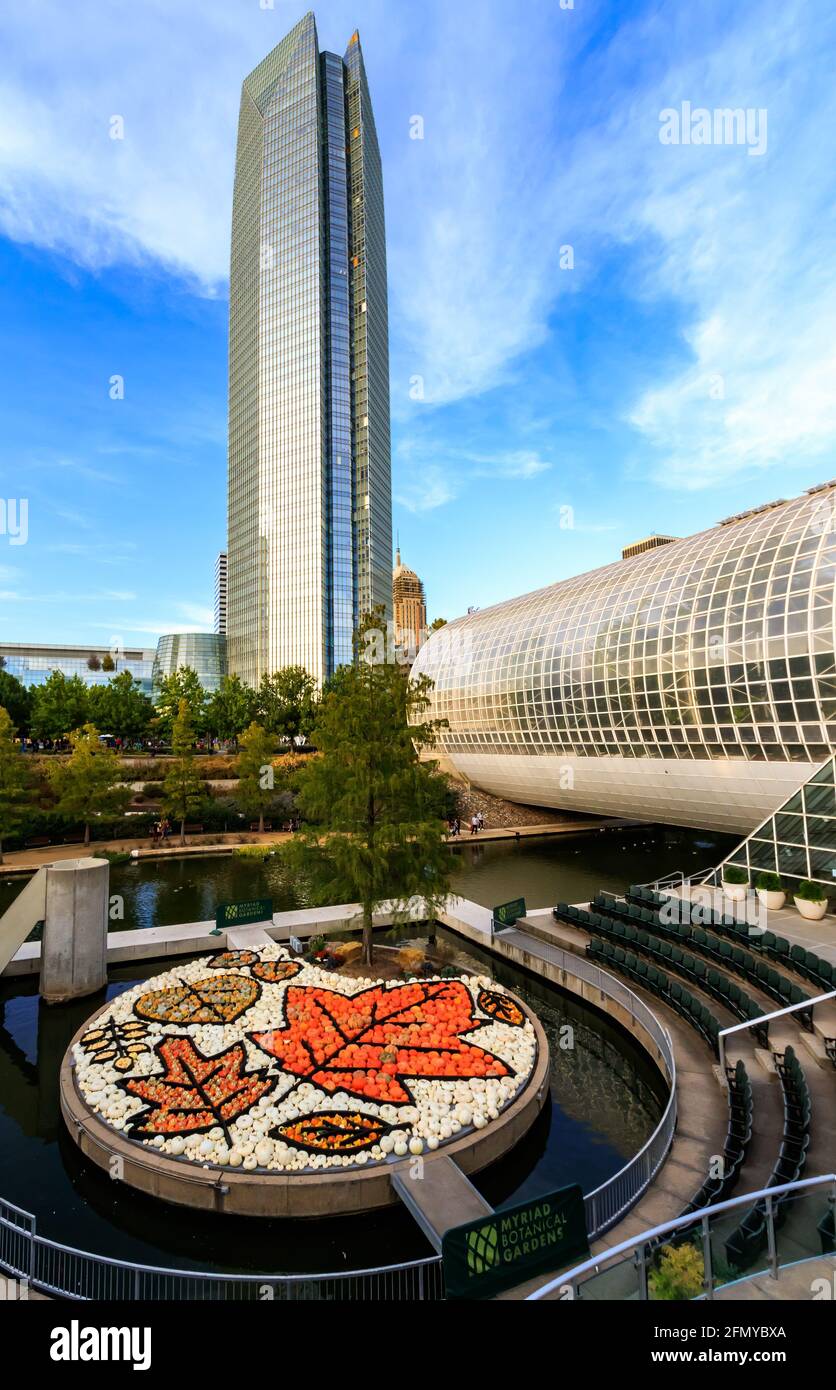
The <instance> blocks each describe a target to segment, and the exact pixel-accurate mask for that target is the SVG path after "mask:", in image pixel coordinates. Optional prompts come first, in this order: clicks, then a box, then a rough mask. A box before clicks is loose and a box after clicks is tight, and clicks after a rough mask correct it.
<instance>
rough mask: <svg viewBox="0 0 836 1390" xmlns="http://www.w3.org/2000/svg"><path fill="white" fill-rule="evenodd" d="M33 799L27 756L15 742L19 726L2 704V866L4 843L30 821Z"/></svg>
mask: <svg viewBox="0 0 836 1390" xmlns="http://www.w3.org/2000/svg"><path fill="white" fill-rule="evenodd" d="M31 799H32V778H31V776H30V774H29V768H28V767H27V766H26V762H25V759H24V755H23V754H22V753H21V751H20V749H19V748H18V746H17V744H16V743H15V726H14V724H13V722H12V719H11V716H10V714H9V712H8V710H7V709H5V708H4V707H3V706H2V705H0V864H2V863H3V840H4V839H5V837H6V836H7V835H11V834H13V833H14V831H15V830H17V829H18V828H19V827H20V826H21V825H22V824H23V822H24V820H25V819H26V812H27V810H28V809H29V806H30V804H31Z"/></svg>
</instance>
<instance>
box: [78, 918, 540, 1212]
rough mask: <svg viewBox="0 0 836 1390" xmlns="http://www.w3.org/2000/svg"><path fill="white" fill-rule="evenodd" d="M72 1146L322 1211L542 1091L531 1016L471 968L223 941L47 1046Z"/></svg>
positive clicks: (525, 1115) (250, 1196)
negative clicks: (307, 958)
mask: <svg viewBox="0 0 836 1390" xmlns="http://www.w3.org/2000/svg"><path fill="white" fill-rule="evenodd" d="M60 1094H61V1108H62V1113H63V1115H64V1119H65V1121H66V1123H67V1126H68V1128H69V1131H70V1133H71V1134H72V1136H73V1137H74V1139H75V1140H76V1142H77V1143H78V1145H79V1147H80V1148H81V1150H82V1151H83V1152H84V1153H85V1154H86V1155H87V1156H88V1157H89V1158H90V1159H92V1160H93V1161H94V1162H95V1163H97V1164H99V1165H100V1166H101V1167H102V1168H104V1169H106V1170H107V1171H108V1172H109V1173H110V1175H111V1176H112V1177H114V1178H115V1179H118V1180H119V1181H123V1182H126V1183H128V1184H129V1185H130V1186H132V1187H135V1188H138V1189H140V1190H141V1191H144V1192H148V1193H152V1194H153V1195H154V1196H157V1197H160V1198H162V1199H164V1200H166V1201H170V1202H175V1203H178V1204H181V1205H185V1206H192V1207H199V1208H203V1209H208V1210H216V1211H222V1212H234V1213H237V1214H242V1215H252V1216H273V1217H283V1216H334V1215H339V1214H345V1213H350V1212H358V1211H364V1210H369V1209H372V1208H375V1207H380V1206H385V1205H388V1204H389V1203H392V1202H395V1201H397V1200H398V1198H397V1197H396V1195H395V1193H394V1191H393V1189H392V1182H391V1179H392V1176H393V1174H394V1173H395V1172H396V1171H398V1170H399V1169H409V1168H410V1167H411V1166H412V1165H415V1164H416V1163H417V1162H419V1161H431V1160H432V1158H433V1157H434V1156H435V1155H436V1154H446V1155H449V1156H450V1157H451V1158H453V1159H454V1160H455V1162H456V1163H457V1164H458V1166H459V1167H460V1168H461V1169H462V1170H463V1171H464V1172H465V1173H473V1172H476V1171H478V1170H479V1169H481V1168H484V1167H486V1166H487V1165H488V1164H490V1163H493V1162H494V1161H495V1160H496V1159H498V1158H500V1157H501V1156H502V1155H503V1154H505V1153H507V1152H508V1151H509V1150H510V1149H511V1148H513V1147H514V1145H515V1144H516V1143H517V1142H518V1141H519V1140H520V1139H521V1138H522V1136H523V1135H524V1134H525V1132H526V1131H527V1130H528V1129H529V1127H530V1126H531V1124H532V1123H533V1122H534V1120H535V1119H536V1117H537V1115H538V1114H539V1112H540V1110H541V1108H542V1106H543V1105H544V1103H545V1101H546V1098H547V1096H548V1094H549V1059H548V1044H547V1041H546V1037H545V1034H544V1032H543V1029H542V1027H541V1026H540V1024H539V1022H538V1020H537V1019H536V1017H535V1016H534V1015H533V1014H532V1013H531V1012H530V1010H528V1009H527V1008H526V1006H525V1005H524V1004H523V1003H522V1002H521V1000H519V999H518V998H517V997H516V996H515V995H513V994H511V993H510V992H509V991H507V990H505V989H503V988H502V987H501V986H498V985H496V984H495V982H494V981H492V980H491V979H490V978H488V977H487V976H484V975H479V976H469V975H464V974H461V975H456V976H455V977H450V978H446V977H439V976H430V977H428V978H413V979H410V980H407V981H392V980H388V981H384V980H379V979H374V978H362V979H358V978H354V977H352V976H350V975H348V974H342V973H336V972H334V971H326V970H324V969H322V968H320V966H319V965H317V964H312V963H307V962H304V961H302V960H300V959H293V958H291V957H290V955H289V954H288V952H287V951H286V950H284V949H283V948H281V947H279V946H276V945H271V946H266V947H264V948H263V949H260V950H247V951H223V952H219V953H218V954H217V955H215V956H204V957H202V958H201V959H200V960H197V961H192V962H190V963H188V964H187V965H177V966H175V967H173V968H172V969H171V970H170V971H166V972H165V973H164V974H161V975H158V976H155V977H152V978H151V979H149V980H147V981H145V982H144V983H143V984H140V985H136V986H134V987H133V988H132V989H130V990H128V991H126V992H125V993H124V994H122V995H120V996H119V997H118V998H117V999H115V1000H111V1001H110V1002H109V1003H108V1004H106V1005H105V1006H104V1007H103V1008H101V1009H99V1010H98V1011H97V1012H96V1013H95V1014H94V1015H92V1016H91V1018H90V1019H88V1021H87V1023H86V1024H85V1025H84V1026H83V1027H82V1028H81V1029H79V1031H78V1033H77V1034H76V1035H75V1037H74V1038H73V1040H72V1042H71V1044H70V1046H69V1048H68V1049H67V1052H66V1054H65V1056H64V1060H63V1064H62V1068H61V1077H60Z"/></svg>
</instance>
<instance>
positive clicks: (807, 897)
mask: <svg viewBox="0 0 836 1390" xmlns="http://www.w3.org/2000/svg"><path fill="white" fill-rule="evenodd" d="M793 896H794V897H796V898H803V899H804V901H805V902H808V903H821V902H825V900H826V899H827V891H826V889H825V886H824V884H823V883H812V882H811V880H810V879H809V878H805V879H802V881H801V882H800V883H799V884H798V887H797V888H794V889H793Z"/></svg>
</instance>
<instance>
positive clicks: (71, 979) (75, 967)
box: [41, 859, 110, 1004]
mask: <svg viewBox="0 0 836 1390" xmlns="http://www.w3.org/2000/svg"><path fill="white" fill-rule="evenodd" d="M109 894H110V864H109V863H108V861H107V860H106V859H64V860H62V861H61V862H60V863H57V864H50V865H49V866H48V868H47V871H46V913H45V916H44V934H43V943H42V946H41V995H42V996H43V998H44V999H45V1000H46V1002H47V1004H63V1003H66V1002H67V1000H69V999H79V998H81V997H82V996H83V995H85V994H94V993H95V992H96V990H98V989H102V987H103V986H104V984H105V982H106V981H107V923H108V916H107V909H108V902H109Z"/></svg>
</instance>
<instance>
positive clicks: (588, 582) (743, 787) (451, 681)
mask: <svg viewBox="0 0 836 1390" xmlns="http://www.w3.org/2000/svg"><path fill="white" fill-rule="evenodd" d="M834 578H836V486H834V485H833V484H828V485H825V486H824V487H822V488H818V489H815V490H812V491H811V492H810V493H808V494H805V495H804V496H803V497H801V498H797V499H795V500H794V501H791V502H781V503H777V504H771V505H769V506H766V507H762V508H756V509H754V510H753V511H751V512H749V513H745V514H741V515H739V516H736V517H730V518H729V519H728V520H727V521H726V522H723V523H721V524H719V525H718V526H715V527H713V528H712V529H710V530H708V531H704V532H702V533H701V534H699V535H696V536H690V537H687V538H685V539H683V540H677V541H672V542H671V543H670V544H667V545H664V546H661V547H659V548H655V549H651V550H648V551H646V552H644V553H643V554H640V555H637V556H635V557H633V558H631V559H627V560H622V561H619V562H617V563H615V564H611V565H607V566H605V567H604V568H602V569H599V570H594V571H592V572H591V573H589V574H584V575H579V576H578V577H577V578H574V579H567V580H564V581H562V582H561V583H559V584H554V585H551V586H550V587H549V588H546V589H540V590H538V591H537V592H536V593H532V594H527V595H525V596H523V597H522V598H518V599H512V600H510V601H509V602H507V603H502V604H499V605H497V606H496V607H494V608H489V609H484V610H482V611H480V612H477V613H474V614H472V615H470V616H468V617H466V618H461V619H458V620H457V621H456V622H455V623H450V624H448V625H447V626H446V627H445V628H442V629H441V630H440V631H439V632H438V633H436V634H434V635H433V636H432V637H431V638H430V640H429V641H428V642H427V644H426V645H425V646H424V647H423V649H422V651H421V652H420V654H419V657H418V661H417V663H416V666H415V668H414V671H415V673H416V674H418V673H419V672H426V673H427V674H428V675H429V676H431V677H432V678H433V680H434V681H435V691H434V696H433V706H434V707H433V715H434V716H435V717H437V718H443V719H446V720H447V721H448V728H447V729H445V730H444V731H443V733H442V735H441V742H442V745H443V748H444V750H445V751H446V753H447V755H448V757H449V759H450V760H451V762H452V763H453V764H454V765H455V766H456V767H457V768H458V769H459V770H460V771H462V772H464V773H465V774H466V775H467V776H468V777H470V778H471V779H472V780H473V781H474V782H476V783H477V784H480V785H482V786H484V787H485V788H486V789H487V790H489V791H495V792H498V793H499V794H502V795H506V796H511V797H513V799H515V800H517V801H523V802H530V803H532V804H542V805H552V806H566V807H570V808H574V809H577V810H586V811H596V812H603V813H604V814H607V813H609V814H622V815H636V816H643V817H644V818H646V819H652V820H668V821H673V822H678V823H681V824H691V825H705V826H710V827H714V828H718V829H719V828H723V829H729V830H739V831H742V832H746V831H749V830H751V829H752V827H753V826H754V825H755V824H757V822H758V821H759V820H761V819H762V818H763V817H764V816H766V815H767V814H768V813H769V812H770V811H771V810H772V809H774V807H775V806H776V805H779V804H780V802H781V801H782V800H783V799H784V798H785V796H787V795H789V794H790V792H791V791H793V790H795V789H797V788H798V787H799V786H800V784H801V783H802V782H803V781H804V780H805V779H806V778H807V777H809V776H811V775H812V773H813V772H814V771H815V769H816V767H817V766H818V765H819V764H820V763H821V762H822V761H823V760H824V759H825V758H827V757H828V756H829V754H830V752H831V750H832V749H833V748H834V747H836V630H834V604H833V599H834Z"/></svg>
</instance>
